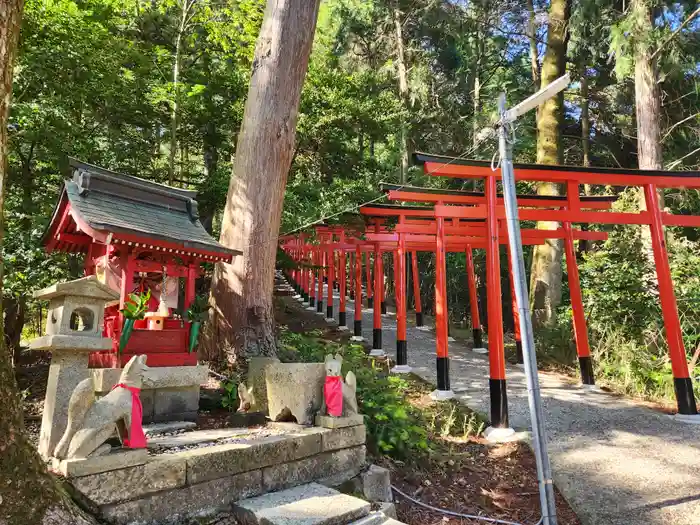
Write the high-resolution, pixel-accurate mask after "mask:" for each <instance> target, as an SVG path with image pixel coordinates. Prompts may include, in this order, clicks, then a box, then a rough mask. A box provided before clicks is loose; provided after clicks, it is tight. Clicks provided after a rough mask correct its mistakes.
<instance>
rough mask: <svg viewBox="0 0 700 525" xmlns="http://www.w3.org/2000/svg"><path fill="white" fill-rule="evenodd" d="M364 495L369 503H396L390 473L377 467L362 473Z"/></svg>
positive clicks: (373, 466)
mask: <svg viewBox="0 0 700 525" xmlns="http://www.w3.org/2000/svg"><path fill="white" fill-rule="evenodd" d="M361 478H362V493H363V494H364V496H365V499H366V500H367V501H382V502H384V501H386V502H391V501H394V497H393V494H392V492H391V475H390V473H389V471H388V470H387V469H385V468H383V467H379V466H377V465H370V467H369V468H368V469H367V470H366V471H365V472H363V473H362V475H361Z"/></svg>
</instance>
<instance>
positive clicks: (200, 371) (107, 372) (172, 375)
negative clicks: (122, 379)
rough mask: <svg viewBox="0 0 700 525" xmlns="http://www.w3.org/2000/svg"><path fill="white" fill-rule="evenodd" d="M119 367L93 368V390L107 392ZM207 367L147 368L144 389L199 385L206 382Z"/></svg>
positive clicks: (110, 388)
mask: <svg viewBox="0 0 700 525" xmlns="http://www.w3.org/2000/svg"><path fill="white" fill-rule="evenodd" d="M121 371H122V369H121V368H95V369H93V370H92V377H93V380H94V383H95V392H109V391H110V390H112V387H113V386H114V385H116V384H117V383H118V382H119V375H120V374H121ZM208 377H209V367H207V366H204V365H197V366H162V367H154V368H149V369H148V370H147V371H146V372H145V373H144V375H143V388H144V389H160V388H182V387H192V386H199V385H201V384H203V383H206V382H207V378H208Z"/></svg>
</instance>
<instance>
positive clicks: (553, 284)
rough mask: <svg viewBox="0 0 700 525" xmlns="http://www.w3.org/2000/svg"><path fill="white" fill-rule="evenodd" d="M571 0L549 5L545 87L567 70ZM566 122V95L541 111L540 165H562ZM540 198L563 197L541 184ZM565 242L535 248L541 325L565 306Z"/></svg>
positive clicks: (533, 287) (534, 296) (533, 292)
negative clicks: (561, 305) (563, 287)
mask: <svg viewBox="0 0 700 525" xmlns="http://www.w3.org/2000/svg"><path fill="white" fill-rule="evenodd" d="M570 14H571V0H552V2H551V3H550V6H549V24H548V28H547V51H546V52H545V55H544V60H543V62H542V71H541V79H542V87H545V86H547V85H549V84H550V83H551V82H552V81H554V80H556V79H557V78H559V77H560V76H562V75H563V74H564V73H565V71H566V48H567V45H568V41H569V31H568V24H569V16H570ZM563 121H564V94H563V93H560V94H559V95H557V96H555V97H552V98H550V99H548V100H547V101H546V102H544V103H543V104H542V105H541V106H540V107H539V110H538V112H537V163H538V164H562V163H563V155H562V143H561V126H562V123H563ZM537 193H538V195H560V194H561V188H560V186H559V185H558V184H553V183H549V182H544V183H540V184H539V185H538V187H537ZM557 227H558V223H556V222H555V223H552V222H538V223H537V228H538V229H542V230H551V229H556V228H557ZM562 248H563V242H562V240H561V239H548V240H547V242H546V243H545V244H542V245H539V246H535V248H534V250H533V257H532V272H531V277H530V307H531V309H532V314H533V319H534V321H535V324H536V325H538V326H543V325H550V324H551V323H552V322H553V321H554V320H555V318H556V310H557V307H558V306H559V304H560V303H561V279H562V265H561V263H562Z"/></svg>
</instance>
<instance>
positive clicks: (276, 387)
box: [265, 363, 326, 424]
mask: <svg viewBox="0 0 700 525" xmlns="http://www.w3.org/2000/svg"><path fill="white" fill-rule="evenodd" d="M325 377H326V369H325V365H324V364H323V363H271V364H269V365H268V366H267V368H266V372H265V382H266V386H267V403H268V410H269V413H270V418H271V419H272V420H275V419H277V417H278V416H279V415H280V414H281V413H283V411H284V409H285V408H287V409H289V411H290V412H291V413H292V415H293V416H294V417H295V418H296V422H297V423H299V424H311V423H313V418H314V414H316V413H317V412H318V411H319V410H320V409H321V403H322V402H323V382H324V380H325Z"/></svg>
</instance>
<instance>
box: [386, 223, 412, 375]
mask: <svg viewBox="0 0 700 525" xmlns="http://www.w3.org/2000/svg"><path fill="white" fill-rule="evenodd" d="M404 222H405V218H404V217H403V216H400V217H399V224H403V223H404ZM394 261H395V265H394V276H395V282H394V286H395V288H396V366H395V367H393V368H392V369H391V371H392V372H394V373H397V374H405V373H408V372H410V371H411V367H410V366H408V341H407V339H406V234H405V233H399V246H398V249H397V250H396V252H395V257H394Z"/></svg>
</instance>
